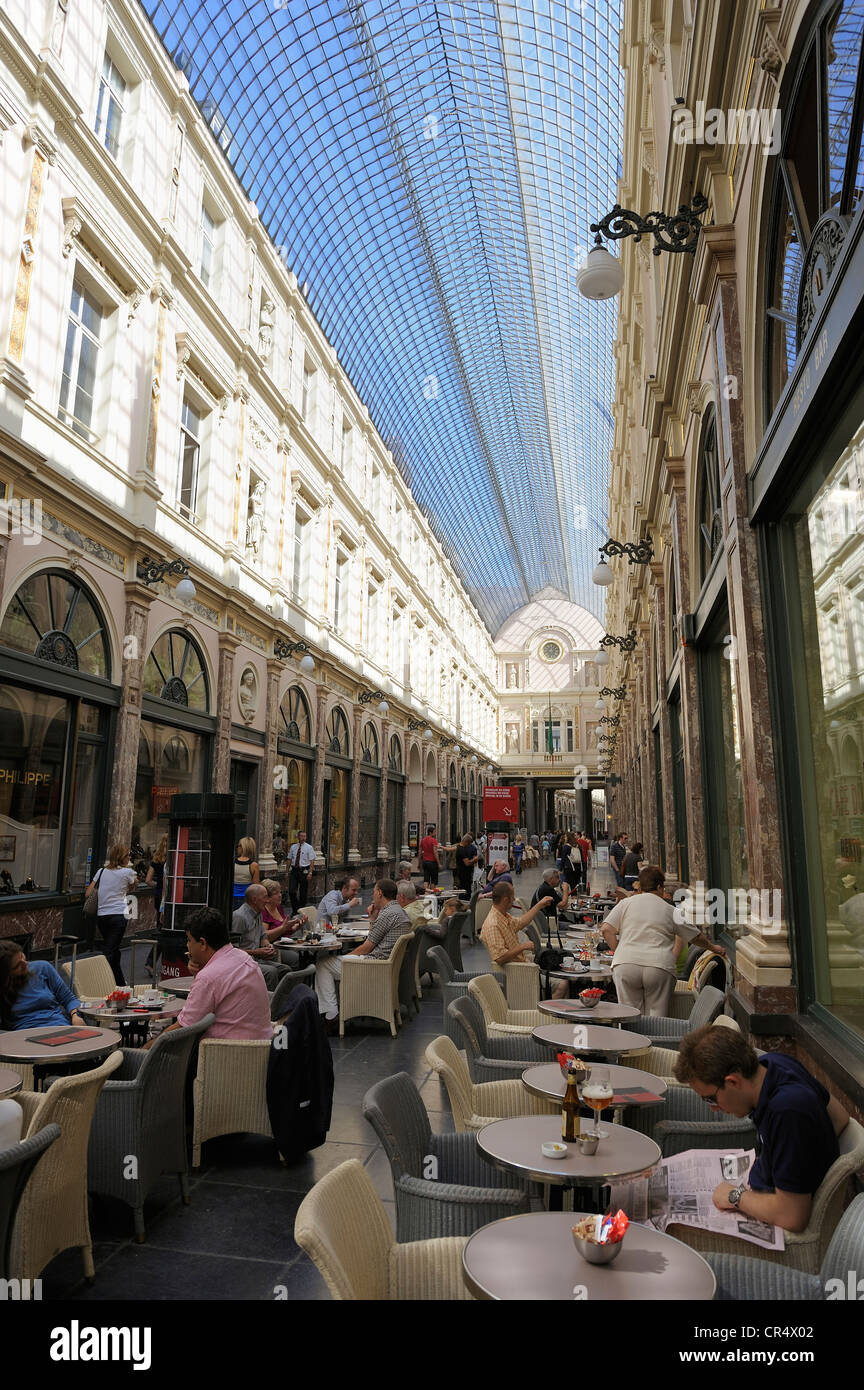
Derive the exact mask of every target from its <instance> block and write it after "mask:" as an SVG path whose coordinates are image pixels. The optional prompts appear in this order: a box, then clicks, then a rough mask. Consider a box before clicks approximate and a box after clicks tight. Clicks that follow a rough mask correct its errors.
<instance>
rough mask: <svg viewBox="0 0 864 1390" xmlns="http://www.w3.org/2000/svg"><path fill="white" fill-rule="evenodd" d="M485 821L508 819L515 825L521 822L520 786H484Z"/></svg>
mask: <svg viewBox="0 0 864 1390" xmlns="http://www.w3.org/2000/svg"><path fill="white" fill-rule="evenodd" d="M483 819H484V821H496V820H508V821H511V822H512V824H513V825H517V824H518V822H519V788H518V787H484V788H483Z"/></svg>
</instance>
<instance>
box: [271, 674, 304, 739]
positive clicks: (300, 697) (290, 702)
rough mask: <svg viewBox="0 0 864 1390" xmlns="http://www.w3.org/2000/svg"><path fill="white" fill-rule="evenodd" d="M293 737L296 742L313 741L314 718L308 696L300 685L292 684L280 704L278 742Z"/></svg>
mask: <svg viewBox="0 0 864 1390" xmlns="http://www.w3.org/2000/svg"><path fill="white" fill-rule="evenodd" d="M283 738H286V739H293V740H294V741H295V742H296V743H310V744H311V742H312V719H311V716H310V714H309V705H308V702H307V700H306V696H305V695H304V694H303V691H302V690H301V689H300V687H299V685H292V686H290V687H289V689H288V690H286V691H285V694H284V695H283V696H282V700H281V702H280V705H279V732H278V735H277V747H278V743H279V742H280V741H281V740H282V739H283Z"/></svg>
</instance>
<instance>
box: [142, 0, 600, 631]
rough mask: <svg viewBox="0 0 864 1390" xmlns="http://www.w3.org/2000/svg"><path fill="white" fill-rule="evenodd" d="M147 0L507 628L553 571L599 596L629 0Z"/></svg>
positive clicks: (455, 551) (593, 604) (488, 611)
mask: <svg viewBox="0 0 864 1390" xmlns="http://www.w3.org/2000/svg"><path fill="white" fill-rule="evenodd" d="M145 8H146V9H147V11H148V12H149V13H150V15H151V17H152V19H153V22H154V24H155V27H156V29H157V31H158V33H159V34H160V36H161V37H162V39H163V41H164V43H165V45H166V47H167V49H168V51H169V53H171V55H172V56H175V55H177V53H178V50H182V58H181V59H180V60H179V61H181V62H183V63H184V65H187V73H188V76H189V79H190V85H191V89H192V93H193V96H194V97H195V98H196V100H197V101H198V102H199V104H201V105H202V106H203V107H204V109H205V112H207V111H209V109H210V106H209V105H208V103H215V105H216V106H217V107H218V109H219V112H220V114H221V116H222V117H223V118H224V119H225V121H226V123H227V126H228V128H229V130H230V134H231V144H230V147H229V149H228V158H229V160H230V162H231V163H232V164H233V167H234V169H235V172H236V174H237V176H238V178H239V179H240V181H241V183H242V185H243V187H244V189H245V191H246V193H247V194H248V195H249V197H251V198H252V199H253V200H254V202H255V203H256V204H257V206H258V209H259V213H260V216H261V220H262V223H263V225H264V226H265V227H266V228H267V230H268V231H269V233H270V235H271V236H272V237H273V240H274V242H275V243H276V244H277V245H278V246H280V247H284V251H283V256H284V259H285V262H286V264H287V265H288V266H289V267H290V268H291V269H293V270H294V271H295V272H296V274H297V277H298V279H299V281H300V283H301V285H302V284H303V283H304V281H308V283H309V291H308V298H309V303H310V306H311V307H312V309H313V311H314V313H315V314H316V316H317V317H318V319H319V321H320V323H321V325H322V327H323V329H324V331H325V332H326V334H327V336H328V338H329V339H330V341H331V342H332V344H333V346H334V347H335V348H336V350H337V352H338V354H339V359H340V361H341V363H342V365H343V367H344V368H345V370H346V371H347V373H348V375H349V377H350V378H351V380H352V382H353V384H354V387H355V389H356V390H357V392H358V394H359V395H360V397H361V398H362V399H363V400H364V401H365V403H366V405H367V406H368V408H369V411H370V415H371V416H372V419H373V420H374V422H375V425H376V426H377V428H378V430H379V432H380V433H381V435H382V437H383V438H384V439H385V441H386V442H387V444H388V446H389V447H390V448H391V449H392V450H393V453H394V456H395V457H396V459H397V461H398V462H399V465H400V467H401V468H402V470H403V472H404V474H405V476H406V478H407V480H408V481H409V483H410V485H411V487H412V490H413V493H414V496H415V497H416V499H417V501H418V502H419V503H420V505H421V506H422V507H423V509H424V511H425V512H426V514H427V515H428V517H429V518H430V521H431V522H432V524H433V526H434V528H435V530H436V533H437V534H438V536H439V538H440V539H441V541H442V543H443V544H444V547H445V549H446V551H447V553H448V555H449V556H450V558H451V560H452V561H453V563H454V565H455V566H456V568H457V570H458V571H459V573H460V574H461V575H462V577H463V580H464V582H465V585H466V587H467V589H468V590H469V592H470V593H471V594H472V596H473V598H474V600H475V602H476V604H477V607H478V611H479V612H480V613H481V614H482V616H483V618H484V620H485V622H486V623H487V625H488V626H489V628H490V629H491V630H492V631H493V632H494V631H496V630H497V628H498V627H499V626H500V625H501V623H502V622H503V621H504V620H505V619H506V618H507V616H508V615H509V614H510V613H512V612H513V611H514V610H515V609H517V608H519V607H520V606H521V605H522V604H524V603H526V602H527V601H528V600H529V599H530V598H532V597H533V596H534V595H535V594H537V593H539V592H540V591H541V590H543V589H544V588H546V587H547V586H551V587H552V588H554V589H557V590H560V591H561V592H562V593H565V594H567V595H568V596H569V597H570V598H571V599H573V600H574V601H575V602H577V603H579V604H581V605H582V606H584V607H585V608H587V609H589V611H592V612H594V613H595V614H597V616H600V614H601V610H602V594H601V593H600V591H599V590H597V589H596V588H595V587H594V586H593V585H592V584H591V582H590V579H591V570H592V569H593V567H594V564H595V563H596V552H597V547H598V546H599V545H601V544H602V543H603V541H604V540H605V539H606V536H607V532H606V530H605V516H606V492H607V486H608V472H609V450H610V448H611V446H612V438H613V424H612V419H611V416H610V413H609V410H610V405H611V401H612V397H613V392H614V362H613V356H612V343H613V341H614V332H615V316H616V310H615V307H614V302H613V303H612V304H611V305H610V304H609V303H604V304H596V303H590V302H588V301H586V300H583V299H581V298H580V297H579V295H578V294H577V292H576V283H575V270H576V266H577V265H578V262H579V260H580V259H581V257H582V256H583V255H584V253H585V251H586V249H587V247H588V245H589V244H590V240H591V238H590V234H589V232H588V226H589V223H590V222H592V221H594V220H596V219H597V218H598V217H599V216H602V215H603V213H605V212H606V211H608V209H609V207H610V206H611V205H612V204H613V203H614V202H615V200H616V185H617V179H618V176H619V172H620V147H621V116H622V105H623V83H622V74H621V73H620V71H619V69H618V67H617V45H618V30H619V27H620V22H621V20H620V0H616V3H612V4H606V3H594V0H569V3H567V4H559V3H556V0H531V2H529V3H508V2H507V0H499V3H497V4H496V3H489V2H488V0H486V2H484V0H480V3H476V0H475V3H467V4H456V3H447V0H436V2H434V3H433V0H425V3H422V2H421V3H401V4H395V3H392V0H317V2H316V0H276V4H274V3H272V0H271V3H265V0H227V3H218V4H217V3H205V4H192V3H189V0H180V3H179V4H177V3H171V4H166V3H163V0H145ZM176 60H177V59H176V58H175V61H176Z"/></svg>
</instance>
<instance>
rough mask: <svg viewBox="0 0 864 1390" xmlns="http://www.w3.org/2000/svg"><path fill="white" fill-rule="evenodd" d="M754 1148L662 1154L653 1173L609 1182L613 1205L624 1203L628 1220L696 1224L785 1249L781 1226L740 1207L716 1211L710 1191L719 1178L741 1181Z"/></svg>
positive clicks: (663, 1224)
mask: <svg viewBox="0 0 864 1390" xmlns="http://www.w3.org/2000/svg"><path fill="white" fill-rule="evenodd" d="M755 1157H756V1155H755V1152H754V1150H753V1149H749V1150H747V1149H688V1151H687V1152H686V1153H682V1154H675V1156H674V1157H673V1158H664V1159H661V1161H660V1163H659V1165H658V1166H657V1167H656V1168H655V1169H654V1170H653V1172H651V1173H646V1174H644V1175H642V1176H640V1177H636V1178H632V1179H631V1180H630V1181H629V1182H623V1183H614V1184H613V1186H612V1199H611V1210H612V1211H617V1210H618V1208H619V1207H623V1209H624V1211H626V1213H627V1215H628V1216H629V1218H630V1220H631V1221H634V1222H636V1223H637V1224H641V1225H650V1226H653V1227H654V1229H655V1230H657V1231H665V1230H666V1229H667V1227H669V1226H673V1225H677V1226H697V1227H699V1228H700V1229H701V1230H703V1231H715V1232H716V1233H717V1234H718V1235H724V1236H737V1237H738V1238H739V1239H740V1240H746V1241H749V1242H750V1243H751V1244H752V1245H758V1246H760V1248H761V1249H763V1250H784V1249H785V1241H784V1238H783V1230H782V1227H780V1226H769V1225H767V1224H766V1222H764V1221H756V1220H755V1219H754V1218H753V1217H751V1216H745V1215H744V1213H743V1212H740V1213H739V1212H735V1211H718V1209H717V1207H715V1205H714V1202H713V1199H712V1195H711V1194H712V1193H713V1191H714V1189H715V1187H716V1186H717V1184H718V1183H721V1182H733V1183H737V1182H740V1181H743V1179H744V1178H745V1177H746V1175H747V1173H749V1171H750V1168H751V1165H752V1163H753V1160H754V1158H755Z"/></svg>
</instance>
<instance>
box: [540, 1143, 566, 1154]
mask: <svg viewBox="0 0 864 1390" xmlns="http://www.w3.org/2000/svg"><path fill="white" fill-rule="evenodd" d="M540 1148H541V1150H542V1152H543V1157H544V1158H566V1157H567V1145H566V1144H557V1143H551V1142H550V1143H547V1144H541V1145H540Z"/></svg>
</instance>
